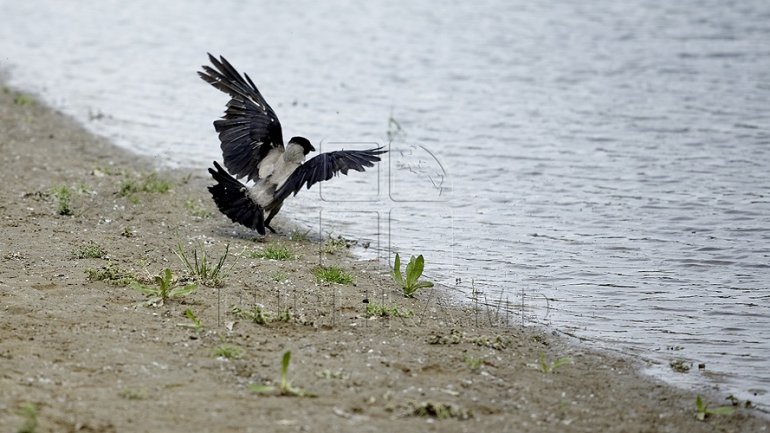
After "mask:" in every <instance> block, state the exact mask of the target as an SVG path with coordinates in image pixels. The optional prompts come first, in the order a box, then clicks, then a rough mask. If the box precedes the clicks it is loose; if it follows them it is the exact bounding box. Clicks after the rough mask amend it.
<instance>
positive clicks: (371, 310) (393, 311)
mask: <svg viewBox="0 0 770 433" xmlns="http://www.w3.org/2000/svg"><path fill="white" fill-rule="evenodd" d="M366 314H367V315H369V316H370V317H371V316H375V317H403V318H409V317H412V316H413V315H414V313H412V310H401V309H399V308H398V307H386V306H384V305H379V304H375V303H373V302H370V303H368V304H366Z"/></svg>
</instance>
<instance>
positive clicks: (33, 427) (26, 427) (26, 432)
mask: <svg viewBox="0 0 770 433" xmlns="http://www.w3.org/2000/svg"><path fill="white" fill-rule="evenodd" d="M38 415H39V411H38V409H37V406H35V405H34V404H31V403H30V404H25V405H23V406H22V407H21V408H20V409H19V416H21V417H22V418H24V423H23V424H22V425H21V427H19V428H18V429H16V433H35V432H36V431H37V425H38V422H37V417H38Z"/></svg>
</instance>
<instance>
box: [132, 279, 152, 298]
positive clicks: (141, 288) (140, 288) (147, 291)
mask: <svg viewBox="0 0 770 433" xmlns="http://www.w3.org/2000/svg"><path fill="white" fill-rule="evenodd" d="M130 285H131V288H132V289H134V290H137V291H139V292H142V293H144V294H145V295H152V294H155V293H157V289H155V288H154V287H148V286H145V285H144V284H139V283H137V282H136V281H132V282H131V284H130Z"/></svg>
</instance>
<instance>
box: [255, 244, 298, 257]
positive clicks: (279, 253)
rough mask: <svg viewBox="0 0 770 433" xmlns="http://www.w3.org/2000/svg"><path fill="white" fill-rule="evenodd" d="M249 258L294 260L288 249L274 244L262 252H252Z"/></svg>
mask: <svg viewBox="0 0 770 433" xmlns="http://www.w3.org/2000/svg"><path fill="white" fill-rule="evenodd" d="M249 256H250V257H251V258H252V259H268V260H294V254H293V253H292V252H291V251H290V250H289V249H288V248H287V247H285V246H283V245H272V244H271V245H267V246H266V247H265V248H264V249H262V250H256V251H252V252H251V254H249Z"/></svg>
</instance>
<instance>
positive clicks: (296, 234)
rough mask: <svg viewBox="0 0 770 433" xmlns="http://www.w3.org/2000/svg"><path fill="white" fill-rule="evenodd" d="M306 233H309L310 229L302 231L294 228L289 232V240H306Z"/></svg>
mask: <svg viewBox="0 0 770 433" xmlns="http://www.w3.org/2000/svg"><path fill="white" fill-rule="evenodd" d="M308 233H310V229H308V230H306V231H304V232H303V231H301V230H299V229H294V230H292V231H291V233H289V240H290V241H293V242H307V241H308V240H310V237H308Z"/></svg>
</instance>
